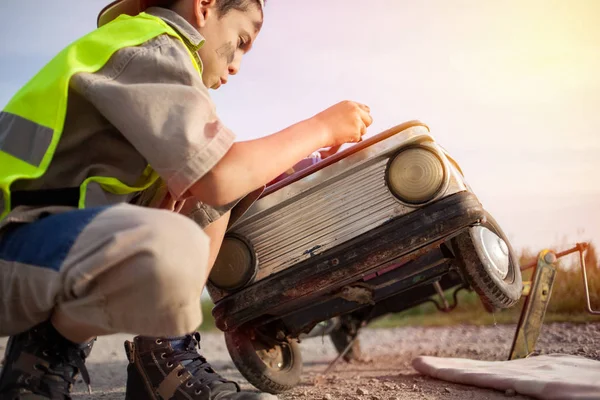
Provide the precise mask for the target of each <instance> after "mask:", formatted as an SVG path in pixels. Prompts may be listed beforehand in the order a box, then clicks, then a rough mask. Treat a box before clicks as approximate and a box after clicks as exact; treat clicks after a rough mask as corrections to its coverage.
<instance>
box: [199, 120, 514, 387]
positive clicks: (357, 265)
mask: <svg viewBox="0 0 600 400" xmlns="http://www.w3.org/2000/svg"><path fill="white" fill-rule="evenodd" d="M463 286H464V287H469V288H472V289H474V290H475V291H476V292H477V293H478V295H479V297H480V298H481V300H482V302H483V303H484V305H485V306H486V308H487V309H488V310H490V311H491V310H494V309H503V308H508V307H511V306H512V305H514V304H515V303H516V302H517V301H518V300H519V298H520V296H521V292H522V280H521V273H520V269H519V266H518V262H517V259H516V258H515V254H514V252H513V250H512V248H511V245H510V243H509V241H508V239H507V237H506V236H505V234H504V233H503V232H502V229H501V228H500V227H499V226H498V224H497V223H496V222H495V221H494V219H493V218H492V217H491V216H490V215H489V213H487V212H486V210H485V209H484V208H483V206H482V205H481V203H480V202H479V200H478V199H477V197H476V195H475V194H474V193H473V191H472V190H471V189H470V187H469V185H468V184H467V182H466V180H465V178H464V176H463V173H462V171H461V169H460V167H459V165H458V164H457V162H456V161H455V160H454V159H453V158H452V157H451V156H450V155H449V154H448V153H447V152H446V151H445V150H444V149H443V148H442V147H441V146H440V145H439V144H437V143H436V141H435V140H434V139H433V137H432V136H431V134H430V131H429V128H428V127H427V126H426V125H425V124H423V123H421V122H418V121H411V122H407V123H404V124H401V125H398V126H395V127H393V128H391V129H389V130H387V131H384V132H382V133H380V134H378V135H375V136H373V137H370V138H368V139H366V140H364V141H362V142H360V143H358V144H355V145H354V146H352V147H349V148H348V149H345V150H344V151H341V152H339V153H337V154H335V155H333V156H331V157H328V158H325V159H324V160H322V161H320V162H318V163H316V164H315V165H310V166H309V167H308V168H305V169H303V170H301V171H298V172H296V173H293V174H291V175H290V176H288V177H286V178H285V179H283V180H281V181H279V182H276V183H274V184H273V185H271V186H269V187H267V189H266V190H265V191H264V192H263V193H262V195H261V196H260V197H259V198H258V200H256V201H255V202H254V204H253V205H252V206H251V207H250V208H249V209H248V210H247V212H246V213H245V214H244V215H242V216H241V217H240V218H239V219H237V221H235V222H234V223H233V224H232V225H231V226H230V227H229V229H228V232H227V234H226V236H225V239H224V241H223V245H222V247H221V250H220V253H219V255H218V257H217V261H216V263H215V267H214V268H213V271H212V272H211V275H210V277H209V282H208V284H207V289H208V292H209V294H210V296H211V298H212V300H213V302H214V303H215V307H214V309H213V316H214V317H215V322H216V324H217V326H218V328H219V329H221V330H222V331H224V333H225V339H226V343H227V348H228V350H229V353H230V355H231V357H232V360H233V361H234V363H235V365H236V367H237V368H238V369H239V371H240V372H241V373H242V375H243V376H244V377H245V378H246V379H247V380H248V381H249V382H250V383H251V384H253V385H254V386H256V387H257V388H259V389H261V390H263V391H266V392H270V393H278V392H282V391H285V390H288V389H290V388H292V387H294V386H295V385H296V384H297V383H298V382H299V380H300V376H301V372H302V355H301V352H300V347H299V345H298V338H301V337H303V335H304V336H306V335H307V334H310V332H311V331H313V329H315V327H317V326H318V324H320V323H322V322H323V321H333V320H336V319H337V320H338V321H339V320H341V321H344V323H342V324H338V325H337V326H336V329H335V331H334V332H333V333H332V339H334V343H336V340H337V343H336V346H337V347H338V350H339V351H341V348H343V347H344V346H346V345H347V344H348V343H350V338H351V337H353V335H354V336H355V335H356V329H357V326H356V324H357V322H360V321H368V320H370V319H371V318H373V317H374V316H377V315H381V314H382V313H385V312H390V311H400V310H402V309H405V308H407V307H410V306H412V305H414V304H417V303H419V302H423V301H424V300H425V299H427V298H428V297H430V296H431V295H432V294H435V293H436V291H437V292H438V293H439V292H440V291H442V290H446V289H449V288H453V287H463Z"/></svg>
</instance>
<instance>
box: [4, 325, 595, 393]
mask: <svg viewBox="0 0 600 400" xmlns="http://www.w3.org/2000/svg"><path fill="white" fill-rule="evenodd" d="M513 333H514V326H496V327H472V326H459V327H451V328H396V329H378V330H371V329H367V330H364V331H363V332H362V333H361V336H360V339H361V345H362V348H363V353H364V354H365V355H366V356H367V357H368V358H367V359H366V360H364V361H362V362H353V363H350V364H348V363H344V362H341V363H339V364H338V365H337V366H336V367H335V368H334V370H333V371H332V372H330V373H329V374H328V375H326V376H325V377H322V376H321V373H322V372H323V371H324V370H325V368H327V365H328V364H329V362H330V361H331V360H333V358H335V356H336V353H335V350H334V349H333V346H332V345H331V343H330V341H329V338H328V337H325V338H312V339H308V340H305V341H303V342H302V344H301V346H302V348H303V353H302V354H303V357H304V375H303V379H302V382H301V384H300V385H299V386H298V387H296V388H295V389H294V390H292V391H290V392H288V393H285V394H282V395H280V396H279V398H280V399H282V400H291V399H317V400H320V399H331V400H336V399H340V400H341V399H344V400H346V399H350V400H352V399H356V400H388V399H390V400H391V399H409V400H412V399H419V400H422V399H505V398H506V394H505V393H502V392H497V391H492V390H482V389H475V388H471V387H468V386H462V385H455V384H450V383H445V382H441V381H436V380H433V379H429V378H425V377H423V376H420V375H419V374H417V373H416V372H415V370H414V369H413V368H412V367H411V360H412V359H413V358H414V357H416V356H418V355H435V356H446V357H466V358H472V359H481V360H502V359H505V357H506V356H507V354H508V351H509V348H510V345H511V342H512V335H513ZM128 338H129V337H128V336H126V335H114V336H109V337H104V338H101V339H100V340H98V342H97V343H96V346H95V348H94V351H93V352H92V355H91V356H90V358H89V360H88V363H87V364H88V369H89V371H90V374H91V377H92V387H93V390H94V393H93V394H92V395H91V396H90V395H87V394H86V393H84V387H83V385H78V386H77V390H78V391H77V394H76V396H75V399H78V400H84V399H85V400H100V399H103V400H117V399H119V400H121V399H123V398H124V393H125V388H124V384H125V378H126V375H125V367H126V363H127V361H126V358H125V354H124V352H123V341H124V340H126V339H128ZM5 345H6V340H5V339H0V351H2V352H3V351H4V347H5ZM202 346H203V352H204V354H205V356H206V357H207V359H208V360H209V361H210V362H211V363H212V364H213V366H214V367H215V369H217V370H218V371H220V372H221V373H223V375H225V376H226V377H228V378H230V379H236V380H238V381H239V382H241V383H242V386H243V387H245V388H247V389H252V388H251V386H250V385H248V384H247V383H245V381H244V379H243V378H242V376H241V375H240V374H239V373H238V371H237V370H236V369H235V367H234V366H233V363H232V362H231V359H230V358H229V354H228V353H227V350H226V348H225V342H224V340H223V337H222V335H221V334H219V333H205V334H203V338H202ZM538 349H539V350H540V352H541V353H545V354H547V353H565V354H576V355H584V356H586V357H589V358H593V359H596V360H600V322H598V323H593V324H581V325H575V324H551V325H547V326H545V327H544V331H543V333H542V336H541V338H540V341H539V342H538ZM513 398H515V399H524V398H525V397H522V396H515V397H513Z"/></svg>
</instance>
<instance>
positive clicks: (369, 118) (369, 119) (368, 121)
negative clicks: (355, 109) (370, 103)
mask: <svg viewBox="0 0 600 400" xmlns="http://www.w3.org/2000/svg"><path fill="white" fill-rule="evenodd" d="M360 119H361V120H362V122H364V124H365V125H366V126H370V125H371V124H372V123H373V117H372V116H371V114H370V113H369V112H366V111H362V112H361V113H360Z"/></svg>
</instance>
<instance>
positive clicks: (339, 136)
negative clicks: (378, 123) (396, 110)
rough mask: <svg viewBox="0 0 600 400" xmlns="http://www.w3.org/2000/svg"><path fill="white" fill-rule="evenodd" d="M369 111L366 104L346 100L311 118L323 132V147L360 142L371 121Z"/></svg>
mask: <svg viewBox="0 0 600 400" xmlns="http://www.w3.org/2000/svg"><path fill="white" fill-rule="evenodd" d="M370 112H371V110H370V109H369V107H367V106H366V105H364V104H360V103H356V102H354V101H348V100H346V101H342V102H340V103H338V104H336V105H334V106H332V107H329V108H328V109H326V110H325V111H322V112H320V113H319V114H317V115H315V116H314V117H313V120H314V121H315V122H317V123H318V124H319V125H321V126H322V129H323V132H324V133H325V145H324V146H323V147H334V146H340V145H342V144H344V143H356V142H360V140H361V138H362V136H363V135H364V134H365V133H366V132H367V127H368V126H369V125H371V123H373V118H372V117H371V114H370Z"/></svg>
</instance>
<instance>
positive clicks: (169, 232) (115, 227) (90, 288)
mask: <svg viewBox="0 0 600 400" xmlns="http://www.w3.org/2000/svg"><path fill="white" fill-rule="evenodd" d="M39 212H40V211H39V210H36V211H35V213H37V214H38V215H39ZM15 213H16V212H15ZM35 213H34V214H35ZM24 215H25V217H26V218H20V217H15V216H14V215H10V216H9V217H10V219H7V220H5V221H3V223H4V226H3V227H2V230H1V231H0V336H6V335H13V334H16V333H19V332H22V331H24V330H27V329H29V328H31V327H33V326H34V325H36V324H38V323H41V322H43V321H45V320H47V319H48V318H50V316H51V314H52V312H53V311H54V310H61V311H62V312H64V313H65V314H66V315H67V316H68V317H70V318H71V319H73V320H75V321H81V322H84V323H85V324H87V325H92V326H95V327H98V329H99V330H100V331H102V332H111V333H112V332H114V333H117V332H122V333H130V334H136V335H137V334H140V335H148V336H171V335H182V334H185V333H189V332H190V331H193V330H195V329H196V328H197V327H198V325H200V323H201V322H202V315H201V309H200V295H201V293H202V289H203V287H204V284H205V282H204V280H205V278H204V277H205V276H206V275H207V274H206V268H207V260H208V255H209V239H208V236H207V235H206V234H205V233H204V232H203V231H202V229H201V228H200V227H199V226H198V225H197V224H196V223H194V222H193V221H192V220H190V219H189V218H186V217H184V216H181V215H179V214H176V213H173V212H169V211H164V210H157V209H148V208H142V207H137V206H132V205H127V204H122V205H117V206H112V207H105V208H92V209H85V210H70V211H66V212H62V213H58V214H52V215H49V216H46V217H44V218H41V219H39V220H35V221H34V222H30V223H19V221H20V220H23V219H25V220H27V216H28V214H27V213H25V214H24ZM29 216H31V212H30V213H29ZM35 218H37V215H36V216H35ZM35 218H34V219H35Z"/></svg>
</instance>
